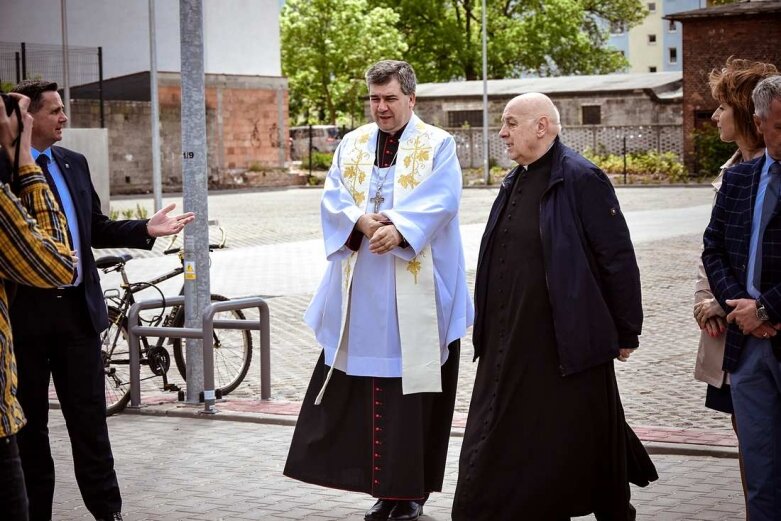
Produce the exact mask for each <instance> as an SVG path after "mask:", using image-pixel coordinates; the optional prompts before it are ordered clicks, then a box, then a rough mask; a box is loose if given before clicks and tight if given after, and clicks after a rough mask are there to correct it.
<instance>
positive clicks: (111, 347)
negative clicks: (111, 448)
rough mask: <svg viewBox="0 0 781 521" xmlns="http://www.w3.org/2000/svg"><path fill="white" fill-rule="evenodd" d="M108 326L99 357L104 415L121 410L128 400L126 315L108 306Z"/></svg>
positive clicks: (128, 372) (128, 371) (128, 353)
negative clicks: (103, 377)
mask: <svg viewBox="0 0 781 521" xmlns="http://www.w3.org/2000/svg"><path fill="white" fill-rule="evenodd" d="M108 320H109V326H108V329H107V330H106V331H104V332H103V336H102V339H103V344H102V346H101V357H102V358H103V372H104V374H105V382H106V385H105V389H106V416H111V415H112V414H115V413H118V412H119V411H121V410H123V409H124V408H125V407H126V406H127V403H128V402H129V401H130V350H129V349H128V343H127V317H124V316H120V311H119V310H118V309H117V308H115V307H112V306H109V308H108Z"/></svg>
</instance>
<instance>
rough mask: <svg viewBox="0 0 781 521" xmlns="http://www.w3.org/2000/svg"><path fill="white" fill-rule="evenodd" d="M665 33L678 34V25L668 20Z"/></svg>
mask: <svg viewBox="0 0 781 521" xmlns="http://www.w3.org/2000/svg"><path fill="white" fill-rule="evenodd" d="M667 32H668V33H677V32H678V24H677V23H676V22H675V21H674V20H668V21H667Z"/></svg>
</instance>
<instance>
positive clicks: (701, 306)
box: [694, 298, 727, 329]
mask: <svg viewBox="0 0 781 521" xmlns="http://www.w3.org/2000/svg"><path fill="white" fill-rule="evenodd" d="M726 316H727V313H726V312H725V311H724V309H722V307H721V304H719V301H718V300H716V299H715V298H706V299H702V300H701V301H699V302H697V303H696V304H695V305H694V320H696V321H697V325H699V326H700V329H705V328H706V327H705V323H706V322H707V321H708V320H709V319H711V318H724V317H726ZM721 322H722V324H723V323H724V321H723V320H722V321H721Z"/></svg>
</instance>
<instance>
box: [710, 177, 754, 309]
mask: <svg viewBox="0 0 781 521" xmlns="http://www.w3.org/2000/svg"><path fill="white" fill-rule="evenodd" d="M731 177H732V176H731V175H730V172H729V171H728V172H727V173H726V175H725V176H724V183H723V184H722V185H721V189H720V190H719V192H718V193H717V194H716V204H714V205H713V211H712V212H711V218H710V223H708V227H707V228H706V229H705V234H704V235H703V244H704V248H703V251H702V264H703V266H705V273H706V274H707V275H708V281H709V283H710V287H711V291H712V292H713V296H714V297H716V299H717V300H718V301H719V304H721V307H722V308H724V310H726V311H729V310H730V308H729V306H727V303H726V301H727V300H729V299H739V298H751V295H749V294H748V291H746V288H745V285H744V284H741V283H740V282H739V281H738V279H737V278H736V277H735V273H734V271H733V270H732V267H731V266H730V261H729V252H728V251H727V240H726V215H727V202H728V201H729V200H730V197H729V196H730V193H731V191H732V189H734V186H733V183H732V182H731Z"/></svg>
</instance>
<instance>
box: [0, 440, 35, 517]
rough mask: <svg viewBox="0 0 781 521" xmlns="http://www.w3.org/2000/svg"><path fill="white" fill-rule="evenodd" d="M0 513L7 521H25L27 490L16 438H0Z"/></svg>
mask: <svg viewBox="0 0 781 521" xmlns="http://www.w3.org/2000/svg"><path fill="white" fill-rule="evenodd" d="M0 512H2V518H3V519H6V520H8V521H27V519H28V518H27V490H26V489H25V486H24V474H22V460H21V458H20V457H19V448H18V447H17V445H16V436H8V437H6V438H0Z"/></svg>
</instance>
